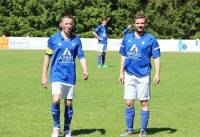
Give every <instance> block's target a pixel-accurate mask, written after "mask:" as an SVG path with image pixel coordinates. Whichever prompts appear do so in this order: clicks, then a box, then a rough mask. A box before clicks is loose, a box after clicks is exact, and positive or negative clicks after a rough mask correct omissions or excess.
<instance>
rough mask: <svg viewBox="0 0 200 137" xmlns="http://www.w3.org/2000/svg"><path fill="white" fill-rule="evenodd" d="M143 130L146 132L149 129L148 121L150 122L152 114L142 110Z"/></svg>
mask: <svg viewBox="0 0 200 137" xmlns="http://www.w3.org/2000/svg"><path fill="white" fill-rule="evenodd" d="M140 115H141V126H142V127H141V130H144V131H146V129H147V124H148V121H149V115H150V112H149V111H144V110H141V113H140Z"/></svg>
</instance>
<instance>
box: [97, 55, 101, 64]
mask: <svg viewBox="0 0 200 137" xmlns="http://www.w3.org/2000/svg"><path fill="white" fill-rule="evenodd" d="M97 62H98V65H101V56H100V55H98V58H97Z"/></svg>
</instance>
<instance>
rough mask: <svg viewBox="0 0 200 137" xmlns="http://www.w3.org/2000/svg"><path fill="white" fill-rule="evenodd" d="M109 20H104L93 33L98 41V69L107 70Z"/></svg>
mask: <svg viewBox="0 0 200 137" xmlns="http://www.w3.org/2000/svg"><path fill="white" fill-rule="evenodd" d="M108 21H109V19H107V18H103V19H102V23H101V24H100V25H98V26H97V27H96V29H95V30H94V31H93V35H94V36H95V37H96V38H97V39H98V64H97V67H98V68H101V67H103V68H106V67H107V65H105V60H106V52H107V44H108V29H107V24H108Z"/></svg>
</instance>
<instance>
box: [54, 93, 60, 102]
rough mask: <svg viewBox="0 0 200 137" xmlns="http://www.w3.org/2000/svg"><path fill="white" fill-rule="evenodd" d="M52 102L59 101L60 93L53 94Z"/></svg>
mask: <svg viewBox="0 0 200 137" xmlns="http://www.w3.org/2000/svg"><path fill="white" fill-rule="evenodd" d="M53 102H54V103H56V104H59V103H60V95H53Z"/></svg>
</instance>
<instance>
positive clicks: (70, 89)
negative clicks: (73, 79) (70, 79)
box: [52, 82, 75, 99]
mask: <svg viewBox="0 0 200 137" xmlns="http://www.w3.org/2000/svg"><path fill="white" fill-rule="evenodd" d="M74 88H75V86H74V85H69V84H64V83H61V82H52V95H61V96H62V98H63V99H73V97H74Z"/></svg>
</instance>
